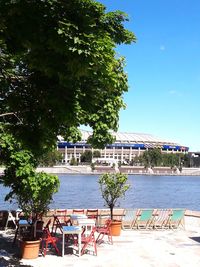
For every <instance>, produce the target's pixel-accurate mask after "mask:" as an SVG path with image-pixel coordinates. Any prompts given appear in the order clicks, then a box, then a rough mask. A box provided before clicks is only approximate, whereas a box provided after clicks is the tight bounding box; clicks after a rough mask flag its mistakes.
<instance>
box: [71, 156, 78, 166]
mask: <svg viewBox="0 0 200 267" xmlns="http://www.w3.org/2000/svg"><path fill="white" fill-rule="evenodd" d="M69 164H70V165H71V166H75V165H78V162H77V160H76V159H75V157H72V158H71V160H70V163H69Z"/></svg>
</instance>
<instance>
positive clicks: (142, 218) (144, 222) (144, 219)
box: [136, 209, 155, 229]
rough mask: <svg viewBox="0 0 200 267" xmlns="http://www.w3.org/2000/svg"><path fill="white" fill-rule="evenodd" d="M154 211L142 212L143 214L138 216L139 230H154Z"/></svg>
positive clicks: (137, 224) (137, 225)
mask: <svg viewBox="0 0 200 267" xmlns="http://www.w3.org/2000/svg"><path fill="white" fill-rule="evenodd" d="M153 212H154V210H153V209H148V210H141V214H140V215H139V216H138V218H137V220H136V227H137V229H152V228H153V221H154V217H155V216H154V215H153Z"/></svg>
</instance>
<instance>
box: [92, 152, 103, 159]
mask: <svg viewBox="0 0 200 267" xmlns="http://www.w3.org/2000/svg"><path fill="white" fill-rule="evenodd" d="M92 156H93V158H100V157H101V153H100V151H99V150H95V151H94V152H93V154H92Z"/></svg>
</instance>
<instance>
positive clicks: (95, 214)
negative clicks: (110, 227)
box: [86, 209, 98, 220]
mask: <svg viewBox="0 0 200 267" xmlns="http://www.w3.org/2000/svg"><path fill="white" fill-rule="evenodd" d="M86 215H87V217H88V218H89V219H96V220H97V218H98V209H96V210H93V209H92V210H90V209H87V211H86Z"/></svg>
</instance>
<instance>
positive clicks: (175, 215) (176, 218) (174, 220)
mask: <svg viewBox="0 0 200 267" xmlns="http://www.w3.org/2000/svg"><path fill="white" fill-rule="evenodd" d="M184 214H185V210H181V209H173V210H172V215H171V217H170V219H169V228H171V229H177V228H178V227H179V226H182V228H183V229H184Z"/></svg>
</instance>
